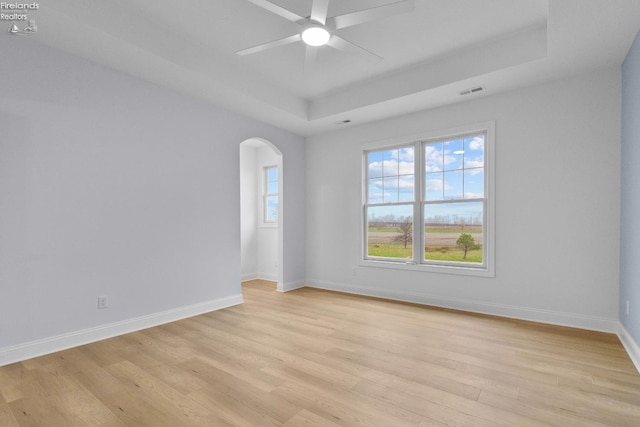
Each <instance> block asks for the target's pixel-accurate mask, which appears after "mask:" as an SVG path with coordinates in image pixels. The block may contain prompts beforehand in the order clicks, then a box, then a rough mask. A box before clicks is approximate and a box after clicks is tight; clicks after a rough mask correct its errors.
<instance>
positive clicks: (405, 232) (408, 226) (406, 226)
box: [398, 216, 413, 249]
mask: <svg viewBox="0 0 640 427" xmlns="http://www.w3.org/2000/svg"><path fill="white" fill-rule="evenodd" d="M399 228H400V233H401V234H400V236H398V237H399V238H400V241H401V242H402V243H403V244H404V248H405V249H406V248H407V245H409V243H411V240H412V238H413V218H412V217H410V216H408V217H406V218H405V219H404V221H402V222H401V223H400V227H399Z"/></svg>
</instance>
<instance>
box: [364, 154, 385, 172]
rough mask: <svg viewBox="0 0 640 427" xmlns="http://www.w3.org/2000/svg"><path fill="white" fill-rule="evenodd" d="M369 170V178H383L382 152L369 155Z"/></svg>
mask: <svg viewBox="0 0 640 427" xmlns="http://www.w3.org/2000/svg"><path fill="white" fill-rule="evenodd" d="M367 170H368V173H369V178H379V177H381V176H382V152H381V151H378V152H376V153H369V155H368V156H367Z"/></svg>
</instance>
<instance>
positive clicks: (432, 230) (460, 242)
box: [424, 202, 484, 264]
mask: <svg viewBox="0 0 640 427" xmlns="http://www.w3.org/2000/svg"><path fill="white" fill-rule="evenodd" d="M483 218H484V203H483V202H461V203H438V204H426V205H425V206H424V231H425V234H424V241H425V254H424V258H425V260H427V261H446V262H461V263H473V264H482V262H483V258H482V254H483V250H482V246H483V226H482V224H483Z"/></svg>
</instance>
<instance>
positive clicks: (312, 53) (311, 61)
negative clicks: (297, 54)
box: [304, 45, 320, 71]
mask: <svg viewBox="0 0 640 427" xmlns="http://www.w3.org/2000/svg"><path fill="white" fill-rule="evenodd" d="M319 49H320V48H319V47H315V46H308V45H307V50H306V51H305V54H304V70H305V71H311V70H312V69H313V66H314V65H315V63H316V56H317V55H318V50H319Z"/></svg>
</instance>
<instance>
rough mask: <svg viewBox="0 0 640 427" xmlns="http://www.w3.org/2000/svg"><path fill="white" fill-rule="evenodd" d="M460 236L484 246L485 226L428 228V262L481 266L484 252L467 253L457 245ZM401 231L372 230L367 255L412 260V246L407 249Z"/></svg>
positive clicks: (378, 228) (389, 228)
mask: <svg viewBox="0 0 640 427" xmlns="http://www.w3.org/2000/svg"><path fill="white" fill-rule="evenodd" d="M461 233H469V234H471V235H472V236H473V237H474V239H475V242H476V243H478V244H480V245H481V244H482V238H483V235H482V226H468V225H467V226H457V225H456V226H450V225H438V226H434V225H428V226H426V227H425V243H426V246H425V259H426V260H428V261H452V262H465V263H482V248H481V247H480V248H479V249H474V250H469V251H468V252H467V258H466V259H463V257H464V251H463V250H462V249H461V248H459V247H458V246H457V244H456V241H457V239H458V238H459V237H460V234H461ZM401 236H402V233H401V232H400V230H399V228H398V227H369V229H368V240H369V244H368V254H369V256H371V257H384V258H395V259H411V258H413V253H412V251H413V249H412V247H411V245H407V247H406V248H405V247H404V243H403V240H402V237H401Z"/></svg>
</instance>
